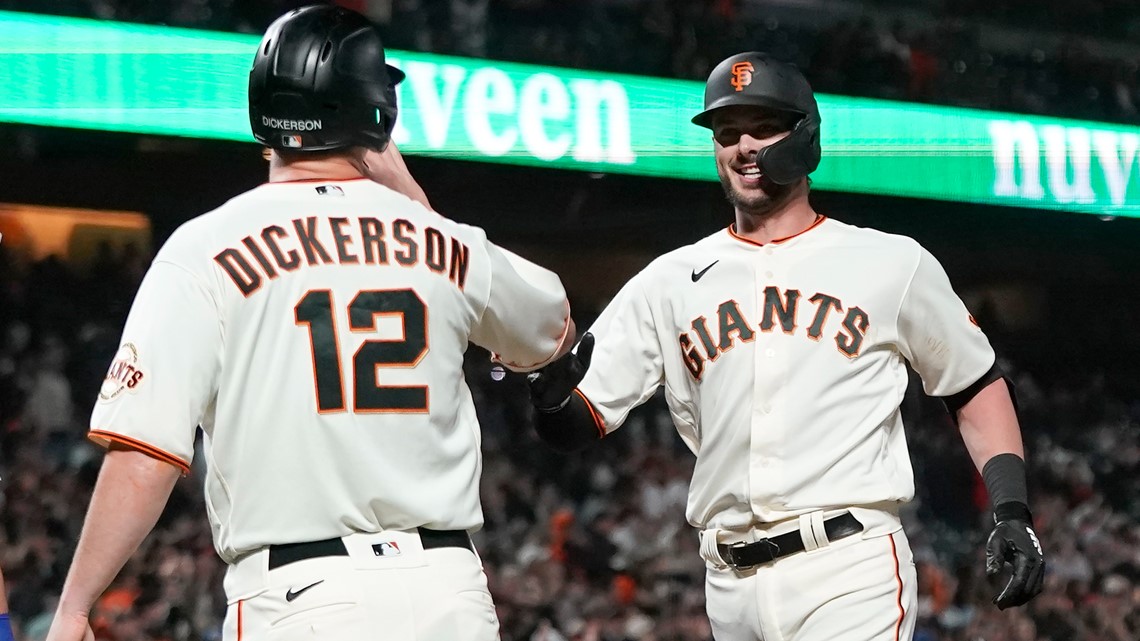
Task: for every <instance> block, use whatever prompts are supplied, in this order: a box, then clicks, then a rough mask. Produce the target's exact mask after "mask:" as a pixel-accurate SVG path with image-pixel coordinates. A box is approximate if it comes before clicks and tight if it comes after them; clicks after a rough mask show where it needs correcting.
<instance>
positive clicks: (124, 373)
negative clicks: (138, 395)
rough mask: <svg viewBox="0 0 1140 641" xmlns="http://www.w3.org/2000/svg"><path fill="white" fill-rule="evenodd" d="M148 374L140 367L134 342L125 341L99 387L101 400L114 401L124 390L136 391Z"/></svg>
mask: <svg viewBox="0 0 1140 641" xmlns="http://www.w3.org/2000/svg"><path fill="white" fill-rule="evenodd" d="M144 378H146V375H145V374H144V373H143V371H142V370H141V369H140V368H139V352H138V349H137V348H136V347H135V346H134V344H132V343H124V344H123V346H122V347H120V348H119V351H118V352H116V353H115V359H114V360H113V361H111V367H110V369H108V370H107V376H106V377H105V378H104V379H103V384H102V385H101V386H100V387H99V400H100V401H113V400H115V399H116V398H118V397H119V396H121V395H122V394H123V392H130V393H132V394H133V393H134V392H135V391H136V390H137V389H138V386H139V385H141V384H142V382H143V379H144Z"/></svg>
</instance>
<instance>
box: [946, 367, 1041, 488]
mask: <svg viewBox="0 0 1140 641" xmlns="http://www.w3.org/2000/svg"><path fill="white" fill-rule="evenodd" d="M958 427H959V430H960V431H961V433H962V440H963V441H964V442H965V444H966V449H967V450H968V451H969V452H970V458H971V459H973V461H974V465H975V466H976V467H977V468H978V471H979V472H981V473H982V477H983V479H984V481H985V483H986V489H987V490H988V491H989V494H990V500H991V502H992V503H993V505H994V506H995V507H996V506H997V505H999V504H1002V503H1009V502H1016V503H1020V504H1023V505H1026V504H1028V498H1027V490H1026V480H1025V463H1024V460H1025V453H1024V448H1023V446H1022V441H1021V427H1020V426H1019V425H1018V422H1017V412H1016V410H1015V409H1014V405H1013V399H1012V397H1011V396H1010V392H1009V388H1008V387H1007V385H1006V382H1005V380H1004V379H998V380H996V381H994V382H992V383H990V384H989V385H988V386H986V387H985V388H984V389H982V390H981V391H980V392H978V394H977V395H976V396H974V398H972V399H971V400H970V401H969V402H968V403H966V404H965V405H964V406H962V408H961V409H959V410H958Z"/></svg>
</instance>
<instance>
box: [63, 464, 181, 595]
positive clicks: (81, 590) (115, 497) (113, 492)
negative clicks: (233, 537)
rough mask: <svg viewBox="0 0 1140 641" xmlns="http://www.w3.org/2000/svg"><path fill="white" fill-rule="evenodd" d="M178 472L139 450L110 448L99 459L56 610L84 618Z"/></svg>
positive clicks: (149, 523) (149, 522)
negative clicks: (80, 531) (98, 467)
mask: <svg viewBox="0 0 1140 641" xmlns="http://www.w3.org/2000/svg"><path fill="white" fill-rule="evenodd" d="M179 475H180V470H179V469H178V468H176V467H174V466H173V465H170V464H169V463H165V462H163V461H159V460H157V459H154V458H151V457H150V456H147V455H146V454H143V453H141V452H136V451H134V450H125V449H112V450H111V451H109V452H108V453H107V456H106V458H105V459H104V461H103V468H102V470H100V472H99V480H98V481H97V482H96V484H95V492H94V494H93V495H92V497H91V505H90V506H89V507H88V510H87V519H86V521H85V522H84V524H83V533H82V534H81V535H80V537H79V545H78V546H77V548H76V550H75V558H74V559H73V560H72V562H71V569H70V570H69V571H68V574H67V580H66V582H65V583H64V586H63V593H62V594H61V595H60V603H59V612H60V613H68V614H78V613H82V614H84V615H86V613H87V612H89V611H90V610H91V607H92V605H94V603H95V600H96V599H97V598H99V595H101V594H102V593H103V591H104V590H106V589H107V587H108V586H109V585H110V584H111V581H113V580H114V578H115V576H116V575H117V574H118V573H119V571H120V570H121V569H122V567H123V565H124V564H125V563H126V562H127V559H128V558H130V556H131V555H132V554H134V552H135V550H137V549H138V546H139V544H140V543H142V540H143V539H144V538H146V535H147V534H148V533H149V532H150V530H151V529H152V528H153V527H154V524H155V523H156V522H157V521H158V517H159V516H160V515H161V514H162V510H163V508H164V507H165V505H166V501H167V499H168V498H169V497H170V492H171V490H172V489H173V488H174V483H175V481H177V480H178V477H179Z"/></svg>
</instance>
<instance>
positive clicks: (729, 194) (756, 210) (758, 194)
mask: <svg viewBox="0 0 1140 641" xmlns="http://www.w3.org/2000/svg"><path fill="white" fill-rule="evenodd" d="M718 173H719V176H720V186H721V188H722V189H724V196H725V198H726V199H728V202H729V203H731V204H732V206H733V207H735V208H736V210H737V211H739V212H740V213H742V214H747V215H749V216H757V217H764V216H767V215H768V214H770V213H772V212H773V211H775V210H776V209H778V208H779V207H780V206H781V205H783V204H784V202H785V201H786V200H787V199H788V195H789V194H790V193H791V192H792V188H793V187H795V185H794V184H791V185H777V184H776V183H774V182H772V181H770V180H768V179H766V178H762V179H761V182H760V189H758V190H754V192H753V193H751V194H743V193H741V192H740V191H738V190H737V189H736V187H735V186H733V184H732V178H731V177H729V176H728V175H727V174H726V173H725V172H724V171H720V172H718Z"/></svg>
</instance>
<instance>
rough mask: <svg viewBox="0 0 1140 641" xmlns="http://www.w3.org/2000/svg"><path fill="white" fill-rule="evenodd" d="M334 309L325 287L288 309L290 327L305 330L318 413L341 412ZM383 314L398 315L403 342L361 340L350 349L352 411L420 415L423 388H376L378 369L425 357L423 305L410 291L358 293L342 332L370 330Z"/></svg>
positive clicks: (424, 408) (425, 404)
mask: <svg viewBox="0 0 1140 641" xmlns="http://www.w3.org/2000/svg"><path fill="white" fill-rule="evenodd" d="M337 311H338V310H336V309H334V308H333V299H332V292H331V291H330V290H327V289H312V290H309V291H308V292H306V293H305V295H304V296H303V297H301V300H300V301H298V302H297V305H296V307H294V308H293V315H294V318H295V319H296V324H297V325H305V326H307V327H308V330H309V345H310V347H311V348H312V354H313V383H314V385H315V386H316V388H317V409H318V411H319V412H320V413H321V414H324V413H326V412H343V411H344V410H345V399H344V378H343V373H342V372H343V370H342V369H341V353H340V339H339V337H338V335H337V330H336V328H337V323H336V312H337ZM383 315H393V316H399V317H400V323H401V325H403V327H404V338H403V339H401V340H366V341H364V343H363V344H361V346H360V348H359V349H357V350H356V353H355V354H354V355H353V357H352V380H353V394H352V411H353V412H355V413H358V414H374V413H384V412H387V413H425V412H427V411H428V388H427V386H426V385H410V386H396V385H380V384H379V374H380V368H381V367H415V366H416V364H417V363H419V362H420V359H422V358H423V357H424V354H426V353H427V351H428V335H427V306H426V305H424V302H423V300H422V299H420V297H419V296H418V295H417V294H416V292H414V291H413V290H411V289H370V290H362V291H359V292H357V293H356V296H355V297H354V298H353V299H352V302H351V303H349V304H348V328H349V330H351V331H353V332H375V331H376V317H377V316H383Z"/></svg>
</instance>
